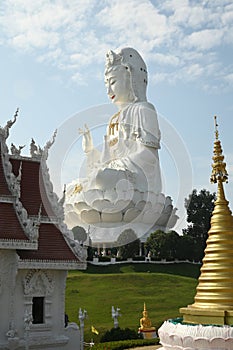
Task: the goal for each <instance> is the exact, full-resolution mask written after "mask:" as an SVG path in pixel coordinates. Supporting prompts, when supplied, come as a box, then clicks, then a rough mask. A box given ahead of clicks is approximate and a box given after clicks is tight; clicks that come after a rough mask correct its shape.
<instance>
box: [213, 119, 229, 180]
mask: <svg viewBox="0 0 233 350" xmlns="http://www.w3.org/2000/svg"><path fill="white" fill-rule="evenodd" d="M214 124H215V141H214V155H213V157H212V159H213V161H214V162H213V164H212V174H211V177H210V182H211V183H216V182H227V180H228V173H227V171H226V163H225V162H224V156H223V154H222V147H221V142H220V140H219V132H218V123H217V117H216V115H215V116H214Z"/></svg>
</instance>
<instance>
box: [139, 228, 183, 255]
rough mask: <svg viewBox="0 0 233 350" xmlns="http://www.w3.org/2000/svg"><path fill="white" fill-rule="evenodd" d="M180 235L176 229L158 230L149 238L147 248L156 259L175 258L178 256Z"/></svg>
mask: <svg viewBox="0 0 233 350" xmlns="http://www.w3.org/2000/svg"><path fill="white" fill-rule="evenodd" d="M179 241H180V236H179V235H178V233H177V232H175V231H169V232H167V233H166V232H164V231H161V230H157V231H155V232H154V233H152V234H151V235H150V237H148V238H147V241H146V243H145V248H146V249H147V251H150V252H151V254H152V256H154V257H155V258H156V259H168V260H174V259H177V258H178V252H179Z"/></svg>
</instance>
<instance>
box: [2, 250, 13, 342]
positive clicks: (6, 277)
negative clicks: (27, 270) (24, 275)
mask: <svg viewBox="0 0 233 350" xmlns="http://www.w3.org/2000/svg"><path fill="white" fill-rule="evenodd" d="M0 267H1V268H0V314H1V317H0V344H4V343H5V342H6V340H7V337H6V333H7V332H8V330H9V324H10V321H12V320H13V317H14V290H15V276H16V274H17V256H16V253H15V251H14V250H10V249H9V250H8V249H4V250H3V249H0Z"/></svg>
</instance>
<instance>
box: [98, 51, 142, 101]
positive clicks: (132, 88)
mask: <svg viewBox="0 0 233 350" xmlns="http://www.w3.org/2000/svg"><path fill="white" fill-rule="evenodd" d="M113 74H115V75H116V76H117V79H125V81H126V83H125V86H126V88H127V87H128V90H129V91H128V100H129V101H128V102H139V101H146V100H147V98H146V87H147V68H146V64H145V62H144V61H143V59H142V57H141V56H140V55H139V53H138V52H137V51H136V50H134V49H132V48H130V47H127V48H124V49H122V50H120V51H119V52H118V53H115V52H113V51H109V52H108V53H107V55H106V69H105V80H106V79H108V77H110V76H111V75H113ZM127 84H128V86H127ZM113 102H114V101H113Z"/></svg>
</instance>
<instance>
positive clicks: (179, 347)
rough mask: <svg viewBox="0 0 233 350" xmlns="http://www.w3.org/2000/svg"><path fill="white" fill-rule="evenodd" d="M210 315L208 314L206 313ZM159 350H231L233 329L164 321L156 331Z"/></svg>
mask: <svg viewBox="0 0 233 350" xmlns="http://www.w3.org/2000/svg"><path fill="white" fill-rule="evenodd" d="M208 314H210V312H209V313H208ZM158 335H159V338H160V343H161V345H162V347H161V348H160V350H232V349H233V327H232V326H226V325H223V326H214V325H201V324H197V325H188V324H183V323H182V319H175V320H168V321H165V322H164V323H163V324H162V326H161V327H160V328H159V330H158Z"/></svg>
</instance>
